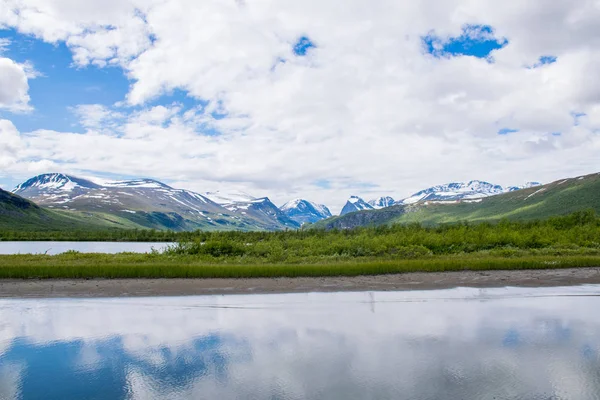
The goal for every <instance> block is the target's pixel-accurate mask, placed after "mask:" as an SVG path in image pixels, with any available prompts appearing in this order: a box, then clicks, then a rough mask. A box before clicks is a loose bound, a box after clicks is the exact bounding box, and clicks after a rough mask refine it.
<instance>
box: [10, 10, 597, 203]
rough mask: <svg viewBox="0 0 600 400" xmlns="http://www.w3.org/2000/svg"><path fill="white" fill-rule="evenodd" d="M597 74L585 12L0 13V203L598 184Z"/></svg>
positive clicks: (330, 197) (338, 199) (593, 36)
mask: <svg viewBox="0 0 600 400" xmlns="http://www.w3.org/2000/svg"><path fill="white" fill-rule="evenodd" d="M599 70H600V1H598V0H554V1H552V2H548V1H543V0H505V1H502V2H498V1H488V0H445V1H432V0H424V1H419V2H414V1H397V0H381V1H377V2H368V1H364V0H346V1H344V2H343V6H341V2H340V1H339V0H338V1H333V0H319V1H316V0H306V1H303V2H298V1H291V0H102V1H100V0H88V1H85V2H82V1H79V0H0V187H3V188H5V189H12V188H13V187H14V186H15V185H16V184H18V183H19V182H21V181H23V180H25V179H27V178H29V177H32V176H34V175H37V174H40V173H48V172H64V173H70V174H73V175H77V176H84V177H91V176H96V177H102V178H110V179H120V178H134V177H149V178H154V179H158V180H161V181H163V182H165V183H167V184H170V185H172V186H174V187H178V188H185V189H190V190H194V191H198V192H207V191H215V190H221V191H230V190H241V191H245V192H248V193H250V194H252V195H255V196H269V198H271V200H273V201H274V202H275V203H276V204H277V205H281V204H283V203H285V202H286V201H288V200H290V199H293V198H297V197H302V198H306V199H308V200H312V201H315V202H318V203H324V204H326V205H327V206H329V207H330V208H331V209H332V211H334V212H335V211H339V209H340V208H341V207H342V206H343V204H344V203H345V201H346V199H347V198H348V197H349V196H350V195H359V196H361V197H364V198H365V199H370V198H375V197H378V196H385V195H390V196H392V197H394V198H404V197H408V196H409V195H410V194H412V193H414V192H416V191H418V190H421V189H423V188H426V187H429V186H432V185H436V184H442V183H447V182H455V181H468V180H472V179H480V180H485V181H489V182H493V183H496V184H501V185H519V184H523V183H525V182H527V181H540V182H550V181H553V180H556V179H560V178H563V177H571V176H578V175H582V174H587V173H593V172H600V162H599V159H598V154H600V153H599V150H600V137H599V132H600V75H599V74H598V73H597V71H599Z"/></svg>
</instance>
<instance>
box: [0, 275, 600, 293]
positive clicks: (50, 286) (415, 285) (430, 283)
mask: <svg viewBox="0 0 600 400" xmlns="http://www.w3.org/2000/svg"><path fill="white" fill-rule="evenodd" d="M582 284H600V268H568V269H544V270H514V271H455V272H410V273H404V274H389V275H374V276H353V277H343V276H332V277H319V278H315V277H298V278H249V279H248V278H246V279H220V278H217V279H88V280H84V279H67V280H65V279H61V280H0V298H62V297H72V298H96V297H144V296H191V295H224V294H268V293H304V292H341V291H402V290H429V289H446V288H453V287H459V286H461V287H475V288H488V287H504V286H521V287H552V286H571V285H582Z"/></svg>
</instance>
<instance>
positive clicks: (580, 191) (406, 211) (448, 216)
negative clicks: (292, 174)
mask: <svg viewBox="0 0 600 400" xmlns="http://www.w3.org/2000/svg"><path fill="white" fill-rule="evenodd" d="M586 209H594V210H595V211H596V212H597V213H599V214H600V174H591V175H586V176H582V177H578V178H569V179H561V180H559V181H556V182H552V183H549V184H547V185H543V186H536V187H533V188H528V189H521V190H516V191H514V192H509V193H504V194H500V195H496V196H491V197H486V198H483V199H480V200H477V201H473V200H471V201H462V202H459V203H452V204H436V203H417V204H414V205H408V206H402V205H400V206H393V207H388V208H383V209H380V210H373V211H361V212H356V213H351V214H346V215H344V216H341V217H335V218H330V219H327V220H324V221H320V222H319V223H317V224H315V225H314V227H316V228H325V229H334V228H337V229H348V228H354V227H359V226H369V225H384V224H390V223H410V222H418V223H421V224H425V225H433V224H440V223H448V222H457V221H474V222H475V221H494V220H499V219H502V218H508V219H513V220H531V219H543V218H548V217H551V216H556V215H564V214H569V213H572V212H575V211H581V210H586Z"/></svg>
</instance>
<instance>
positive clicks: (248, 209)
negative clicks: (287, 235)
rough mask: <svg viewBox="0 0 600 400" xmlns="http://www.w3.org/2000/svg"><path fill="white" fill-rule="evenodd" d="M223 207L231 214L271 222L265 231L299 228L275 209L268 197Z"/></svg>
mask: <svg viewBox="0 0 600 400" xmlns="http://www.w3.org/2000/svg"><path fill="white" fill-rule="evenodd" d="M223 207H225V208H226V209H228V210H229V211H231V212H233V213H236V214H241V215H243V216H245V217H247V218H252V219H255V220H257V221H271V223H272V226H267V227H266V228H267V229H281V228H282V227H283V228H289V229H297V228H299V227H300V224H299V223H297V222H296V221H294V220H293V219H291V218H289V217H288V216H287V215H286V214H285V213H284V212H282V211H281V210H280V209H279V208H277V206H276V205H275V204H273V202H272V201H271V200H269V198H268V197H261V198H258V199H252V200H250V201H237V202H235V203H230V204H223Z"/></svg>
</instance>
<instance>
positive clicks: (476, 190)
mask: <svg viewBox="0 0 600 400" xmlns="http://www.w3.org/2000/svg"><path fill="white" fill-rule="evenodd" d="M539 185H540V183H539V182H527V183H526V184H525V185H523V186H508V187H502V186H500V185H494V184H492V183H489V182H484V181H477V180H473V181H469V182H466V183H465V182H453V183H447V184H445V185H437V186H432V187H430V188H427V189H424V190H421V191H419V192H417V193H414V194H413V195H411V196H409V197H407V198H405V199H401V200H394V199H393V198H392V197H390V196H383V197H379V198H377V199H373V200H369V201H366V202H365V201H364V200H363V199H361V198H360V197H358V196H351V197H350V199H348V201H347V202H346V204H345V205H344V208H343V209H342V212H341V213H340V215H345V214H348V213H351V212H356V211H363V210H379V209H381V208H386V207H391V206H394V205H407V204H415V203H419V202H438V203H455V202H458V201H468V200H477V199H481V198H484V197H488V196H494V195H497V194H501V193H508V192H513V191H515V190H519V189H525V188H530V187H535V186H539Z"/></svg>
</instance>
